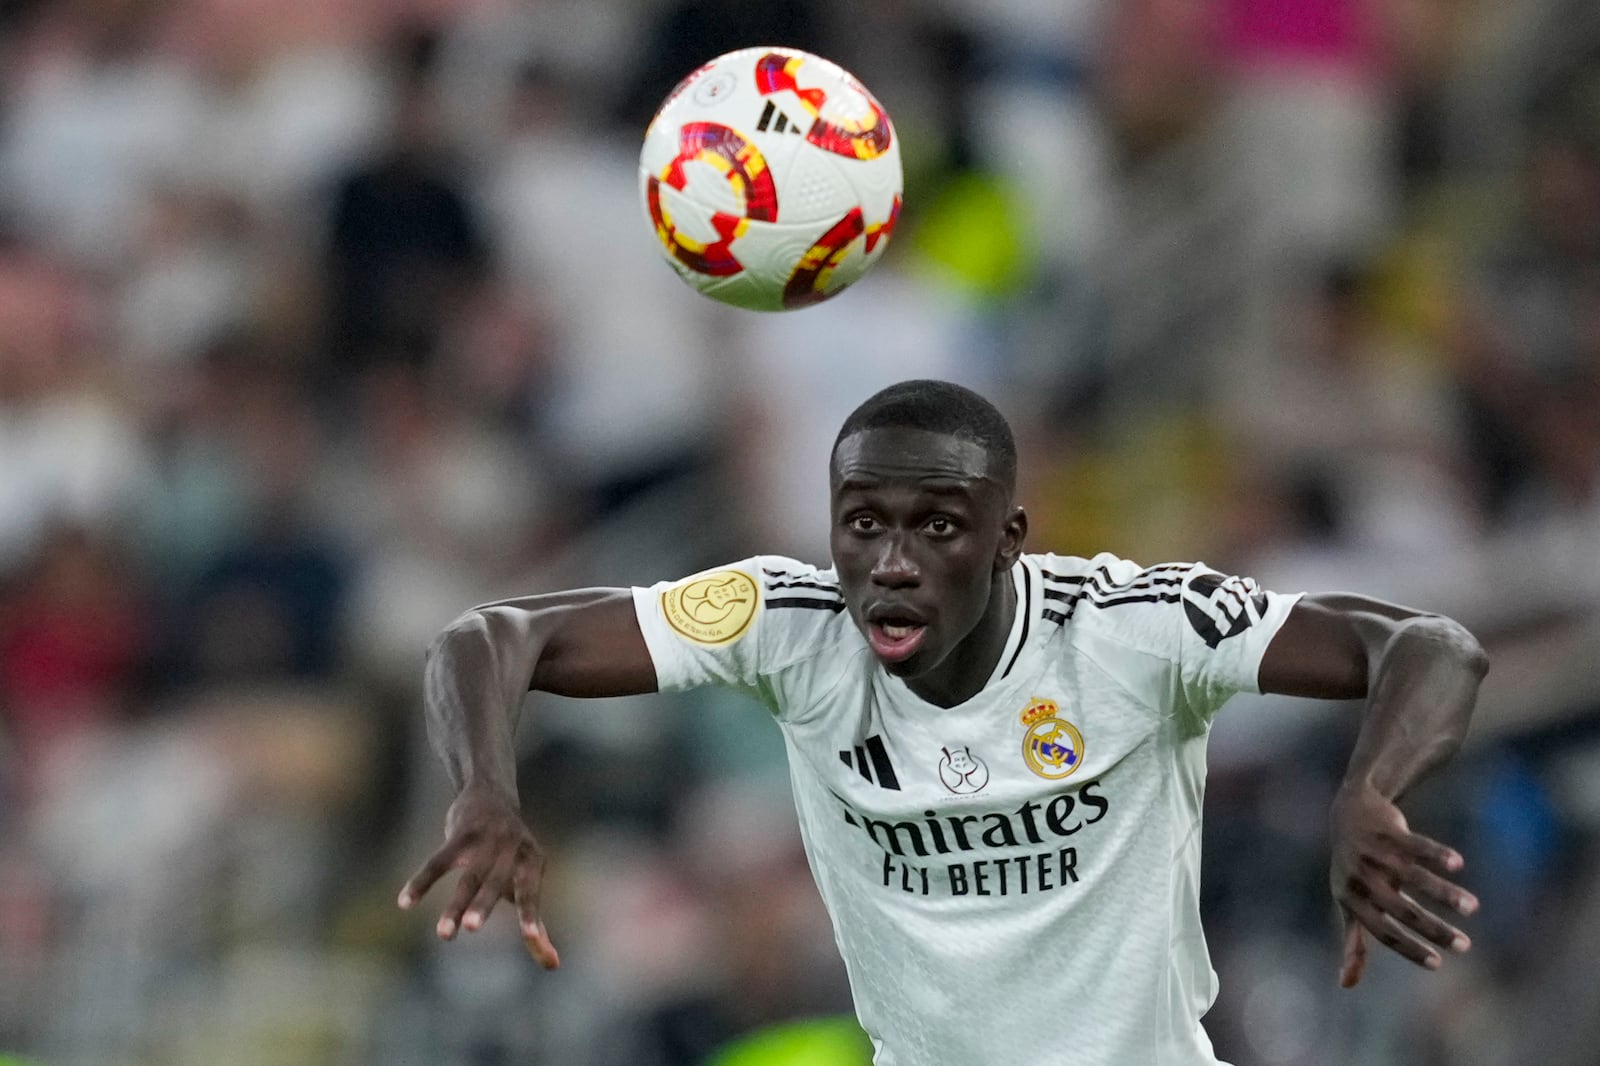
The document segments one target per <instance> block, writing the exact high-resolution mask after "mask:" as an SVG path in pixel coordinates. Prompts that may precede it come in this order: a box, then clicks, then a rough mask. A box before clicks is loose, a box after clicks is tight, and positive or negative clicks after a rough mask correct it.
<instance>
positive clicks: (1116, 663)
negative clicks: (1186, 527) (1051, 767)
mask: <svg viewBox="0 0 1600 1066" xmlns="http://www.w3.org/2000/svg"><path fill="white" fill-rule="evenodd" d="M1047 560H1049V561H1050V562H1051V564H1052V565H1054V566H1055V568H1056V569H1055V570H1047V576H1048V578H1049V579H1050V580H1051V581H1053V582H1054V584H1055V586H1056V591H1055V592H1053V593H1052V591H1050V590H1049V589H1048V588H1047V591H1046V595H1047V596H1049V595H1057V596H1062V597H1065V601H1066V602H1067V604H1068V606H1069V608H1070V613H1071V615H1072V617H1073V619H1074V625H1075V626H1080V625H1081V627H1082V633H1081V635H1080V637H1079V639H1080V640H1081V641H1084V642H1087V643H1091V644H1096V645H1097V646H1098V647H1099V648H1100V649H1101V659H1102V666H1104V667H1105V668H1106V669H1108V670H1109V671H1111V672H1112V673H1113V674H1114V675H1115V676H1116V678H1117V679H1118V680H1119V681H1120V682H1121V683H1122V684H1124V685H1125V686H1127V687H1128V688H1129V689H1130V690H1132V691H1134V692H1136V693H1138V694H1139V695H1140V696H1141V697H1142V698H1143V699H1145V700H1147V701H1148V702H1149V703H1150V704H1151V706H1152V707H1154V708H1155V709H1156V710H1157V711H1158V712H1159V713H1161V714H1162V715H1163V716H1166V717H1174V718H1178V719H1180V720H1182V721H1183V722H1184V723H1185V724H1186V725H1187V727H1188V728H1189V729H1191V730H1196V731H1200V730H1204V729H1205V728H1206V727H1207V726H1208V725H1209V724H1210V722H1211V720H1212V718H1213V717H1215V715H1216V713H1217V711H1218V710H1219V709H1220V708H1221V707H1222V705H1223V704H1224V703H1226V702H1227V701H1228V699H1229V698H1230V697H1232V696H1233V695H1234V694H1235V693H1239V692H1259V691H1260V690H1261V682H1260V671H1261V659H1262V657H1263V656H1264V655H1265V654H1266V650H1267V645H1268V644H1270V643H1272V638H1273V637H1274V636H1275V635H1276V634H1277V632H1278V629H1279V628H1280V627H1281V626H1282V625H1283V622H1284V619H1286V618H1288V616H1289V611H1290V609H1292V608H1293V607H1294V605H1295V603H1296V602H1297V601H1298V600H1299V598H1300V597H1299V595H1288V596H1286V595H1281V594H1278V593H1275V592H1268V591H1266V590H1265V589H1263V588H1261V587H1260V586H1259V585H1257V584H1256V582H1255V581H1254V580H1252V579H1251V578H1248V577H1234V576H1230V575H1227V574H1222V573H1218V572H1217V571H1216V570H1213V569H1212V568H1211V567H1209V566H1207V565H1205V564H1204V563H1163V564H1161V565H1159V566H1151V567H1144V568H1141V567H1140V566H1139V565H1138V564H1136V563H1133V562H1130V561H1128V560H1126V559H1118V558H1116V557H1115V556H1112V555H1098V556H1096V557H1095V558H1094V559H1092V560H1088V561H1087V562H1085V561H1082V560H1079V561H1078V565H1077V566H1076V568H1074V567H1073V566H1072V565H1071V564H1070V563H1069V562H1068V561H1066V560H1058V559H1057V558H1056V557H1054V556H1050V557H1047ZM1074 569H1076V571H1077V572H1075V573H1073V572H1071V571H1072V570H1074ZM1111 648H1116V649H1120V651H1112V650H1110V649H1111Z"/></svg>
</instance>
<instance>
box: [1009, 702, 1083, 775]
mask: <svg viewBox="0 0 1600 1066" xmlns="http://www.w3.org/2000/svg"><path fill="white" fill-rule="evenodd" d="M1022 724H1023V725H1025V726H1027V727H1028V731H1027V732H1026V733H1024V734H1023V735H1022V758H1023V761H1024V762H1026V763H1027V764H1028V769H1030V770H1032V771H1033V772H1034V773H1036V774H1038V775H1039V776H1040V777H1043V778H1046V779H1047V780H1050V781H1059V780H1060V779H1061V778H1063V777H1071V776H1072V775H1073V774H1075V773H1077V772H1078V768H1079V767H1080V766H1082V765H1083V734H1082V733H1080V732H1078V727H1077V726H1075V725H1073V724H1072V723H1071V722H1069V721H1067V720H1066V719H1065V718H1062V717H1061V709H1060V708H1059V707H1057V706H1056V701H1055V700H1041V699H1034V700H1032V701H1030V702H1029V704H1028V706H1027V707H1026V708H1024V710H1023V712H1022Z"/></svg>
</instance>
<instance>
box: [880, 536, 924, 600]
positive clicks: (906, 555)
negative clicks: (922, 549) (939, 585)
mask: <svg viewBox="0 0 1600 1066" xmlns="http://www.w3.org/2000/svg"><path fill="white" fill-rule="evenodd" d="M921 579H922V571H921V568H920V567H918V566H917V563H916V560H915V559H913V558H912V557H911V553H910V552H908V551H907V550H906V540H905V538H904V537H903V536H901V535H900V534H898V533H890V534H889V535H888V536H886V537H884V538H883V539H882V540H881V541H880V547H879V549H878V554H877V557H876V558H875V559H874V560H873V562H872V583H873V584H875V585H881V586H883V587H884V588H909V587H912V586H915V585H917V584H918V583H919V582H920V581H921Z"/></svg>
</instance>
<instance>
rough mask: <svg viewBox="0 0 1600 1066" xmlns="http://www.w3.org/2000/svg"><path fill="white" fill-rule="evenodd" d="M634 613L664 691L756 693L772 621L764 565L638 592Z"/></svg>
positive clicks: (752, 562) (742, 565) (734, 567)
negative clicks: (717, 688)
mask: <svg viewBox="0 0 1600 1066" xmlns="http://www.w3.org/2000/svg"><path fill="white" fill-rule="evenodd" d="M633 606H634V610H635V612H637V614H638V616H639V629H640V630H641V631H642V632H643V633H644V642H645V646H646V647H648V648H649V649H650V658H651V660H652V661H653V662H654V663H655V668H656V684H657V686H658V687H659V688H660V689H661V690H662V691H663V692H672V691H681V690H683V689H689V688H696V687H698V686H700V685H724V686H728V687H731V688H741V689H755V688H756V687H757V685H758V682H759V679H760V676H761V667H762V662H761V646H762V643H763V639H762V638H763V634H762V629H763V625H762V623H763V622H764V620H765V619H764V617H763V616H764V613H765V604H764V602H763V595H762V581H761V560H760V559H759V558H754V559H746V560H744V561H742V562H738V563H733V564H731V565H729V566H723V567H718V568H717V569H714V570H706V571H702V572H701V573H698V574H694V575H692V576H690V577H686V578H683V579H682V580H680V581H662V582H658V583H657V584H654V585H650V586H648V587H635V588H634V589H633Z"/></svg>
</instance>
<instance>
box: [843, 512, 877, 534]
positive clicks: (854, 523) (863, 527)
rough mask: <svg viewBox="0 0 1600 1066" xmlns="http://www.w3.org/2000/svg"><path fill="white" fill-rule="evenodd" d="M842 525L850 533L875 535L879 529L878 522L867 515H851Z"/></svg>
mask: <svg viewBox="0 0 1600 1066" xmlns="http://www.w3.org/2000/svg"><path fill="white" fill-rule="evenodd" d="M844 524H845V525H846V526H847V527H849V529H850V531H851V532H852V533H876V532H877V531H878V528H879V527H878V520H877V519H876V518H874V517H872V516H871V515H869V514H858V515H851V516H850V517H849V518H847V519H845V521H844Z"/></svg>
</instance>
